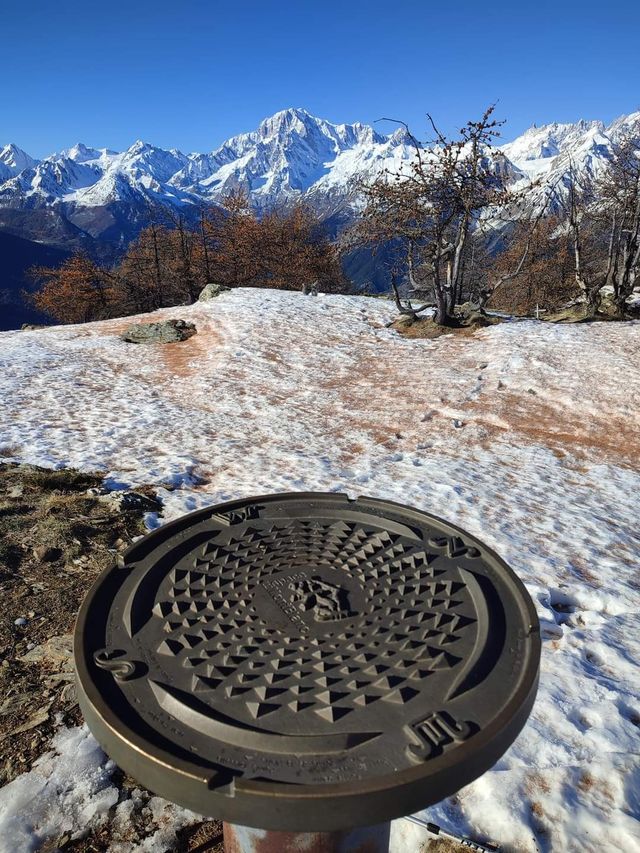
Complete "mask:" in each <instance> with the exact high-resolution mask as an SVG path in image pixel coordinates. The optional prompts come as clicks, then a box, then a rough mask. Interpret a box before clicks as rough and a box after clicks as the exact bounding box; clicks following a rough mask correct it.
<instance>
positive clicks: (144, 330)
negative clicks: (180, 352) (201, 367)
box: [120, 320, 197, 344]
mask: <svg viewBox="0 0 640 853" xmlns="http://www.w3.org/2000/svg"><path fill="white" fill-rule="evenodd" d="M196 331H197V330H196V327H195V326H194V324H193V323H187V322H186V320H162V321H160V322H159V323H134V324H133V325H131V326H128V327H127V328H126V329H125V330H124V332H122V334H121V335H120V337H121V338H122V340H123V341H126V342H127V343H130V344H170V343H174V342H175V341H186V340H187V338H190V337H191V336H192V335H195V334H196Z"/></svg>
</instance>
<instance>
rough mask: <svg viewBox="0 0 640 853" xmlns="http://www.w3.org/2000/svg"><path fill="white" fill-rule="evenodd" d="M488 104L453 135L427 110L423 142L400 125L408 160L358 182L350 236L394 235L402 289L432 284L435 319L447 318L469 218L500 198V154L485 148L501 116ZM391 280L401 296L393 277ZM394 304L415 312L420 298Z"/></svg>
mask: <svg viewBox="0 0 640 853" xmlns="http://www.w3.org/2000/svg"><path fill="white" fill-rule="evenodd" d="M493 111H494V108H493V107H489V108H488V109H487V110H486V111H485V113H484V115H483V116H482V117H481V118H480V120H479V121H470V122H468V123H467V124H466V125H465V126H464V127H463V128H462V129H461V131H460V133H459V135H458V137H457V138H455V139H449V138H448V137H446V136H445V135H444V134H443V133H442V132H441V131H440V130H439V129H438V128H437V126H436V124H435V122H434V121H433V119H432V117H431V116H430V115H428V119H429V122H430V125H431V128H432V130H433V132H434V134H435V139H434V140H432V142H433V147H432V148H431V149H425V148H424V147H422V146H421V145H420V143H419V142H418V141H417V139H416V138H415V137H414V136H413V135H412V134H411V133H410V131H409V129H408V128H407V126H406V125H404V127H405V130H406V132H407V138H408V139H409V140H410V142H411V143H412V145H413V146H414V148H415V152H416V156H415V158H414V160H413V161H412V163H411V165H410V166H409V168H408V169H407V170H405V171H404V172H403V171H400V172H390V171H389V170H387V171H385V172H383V173H382V174H381V175H379V177H378V178H377V179H376V180H374V181H373V182H372V183H370V184H365V185H362V187H361V190H362V192H363V193H364V196H365V201H366V204H365V209H364V211H363V215H362V219H361V221H360V223H359V224H358V226H357V227H356V229H355V234H356V236H357V237H359V238H360V239H361V240H362V242H366V243H370V244H376V243H382V242H384V241H391V240H396V241H398V240H399V241H400V242H401V243H402V245H403V246H404V260H405V263H406V270H407V276H408V280H409V285H410V289H411V290H412V291H416V292H421V291H424V290H425V288H426V287H430V288H431V289H432V292H433V297H434V301H435V307H436V313H435V321H436V322H437V323H438V324H440V325H450V324H453V323H455V306H456V304H457V303H459V301H460V299H461V296H462V286H463V273H464V259H465V254H466V252H467V249H468V245H469V239H470V235H471V232H472V229H473V227H474V225H475V224H476V223H477V222H478V221H479V219H480V217H481V216H482V215H483V214H485V213H486V212H487V211H489V210H490V209H491V208H492V207H497V206H504V205H505V203H506V202H507V201H508V191H507V188H506V179H505V176H504V173H503V171H502V170H501V169H499V168H496V165H495V161H496V158H499V157H500V155H499V153H497V152H495V151H494V150H493V149H492V142H493V140H494V139H495V138H496V137H497V136H498V135H499V131H498V128H499V126H500V125H501V124H502V122H499V121H496V120H495V119H494V118H492V116H493ZM400 123H401V124H404V123H403V122H400ZM392 287H394V289H395V292H396V301H397V302H398V304H401V303H400V299H399V296H398V295H397V286H396V282H395V281H393V280H392ZM401 307H402V310H403V313H412V314H414V315H416V314H417V313H418V312H420V311H422V310H424V308H425V307H426V306H424V305H423V306H421V307H419V308H416V309H414V308H413V307H412V306H411V305H410V304H406V305H404V306H401Z"/></svg>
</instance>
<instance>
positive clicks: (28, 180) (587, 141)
mask: <svg viewBox="0 0 640 853" xmlns="http://www.w3.org/2000/svg"><path fill="white" fill-rule="evenodd" d="M628 135H631V136H634V137H636V138H638V139H639V140H640V112H635V113H632V114H630V115H627V116H622V117H621V118H619V119H616V120H615V121H614V122H612V123H611V124H610V125H608V126H606V125H605V124H604V123H603V122H601V121H578V122H575V123H569V124H558V123H554V124H547V125H543V126H540V127H537V126H536V125H534V126H532V127H531V128H529V129H528V130H527V131H525V132H524V133H523V134H522V135H521V136H519V137H517V138H516V139H514V140H513V141H512V142H508V143H506V144H504V145H501V146H500V147H499V148H498V149H497V151H496V153H495V156H496V157H498V158H500V163H499V168H501V169H506V170H507V173H508V175H509V177H510V180H511V181H513V182H514V183H515V184H516V185H521V186H522V187H524V188H527V187H528V186H529V185H530V184H531V182H532V180H534V179H535V185H534V186H532V187H531V189H530V190H529V191H528V192H529V193H530V203H531V204H532V205H533V204H536V202H538V201H539V199H540V197H541V195H542V194H544V193H545V191H546V189H547V187H549V186H551V185H553V186H555V187H557V192H560V193H561V192H562V191H563V187H562V181H561V180H560V179H561V177H562V175H563V174H564V173H565V172H566V170H567V168H568V165H569V162H570V161H571V162H572V163H573V164H574V166H575V167H576V168H577V169H578V170H579V171H584V172H587V173H589V174H591V175H593V174H597V173H598V172H599V171H600V170H601V169H603V168H604V166H605V165H606V163H607V160H608V158H609V156H610V152H611V148H612V145H614V144H615V143H616V142H617V141H619V140H620V139H621V138H622V137H623V136H628ZM414 157H415V149H414V146H413V144H412V142H411V140H410V139H409V137H408V135H407V133H406V131H405V130H404V128H402V127H400V128H397V129H395V130H394V132H393V133H391V134H389V135H383V134H381V133H379V132H377V131H376V130H374V129H373V128H372V127H369V126H367V125H364V124H360V123H356V124H332V123H331V122H329V121H326V120H325V119H320V118H317V117H315V116H313V115H311V114H310V113H308V112H307V111H306V110H304V109H287V110H282V111H281V112H278V113H276V114H275V115H273V116H271V117H270V118H267V119H265V120H264V121H263V122H262V123H261V124H260V125H259V126H258V128H257V129H256V130H254V131H251V132H250V133H242V134H240V135H238V136H234V137H232V138H231V139H229V140H227V141H226V142H225V143H224V144H223V145H221V146H220V147H219V148H217V149H215V150H214V151H212V152H210V153H204V154H202V153H192V154H184V153H183V152H181V151H178V150H177V149H175V148H172V149H170V150H165V149H162V148H158V147H157V146H154V145H151V144H150V143H147V142H142V141H137V142H134V144H133V145H131V147H130V148H128V149H127V150H126V151H122V152H117V151H111V150H109V149H108V148H90V147H88V146H86V145H84V144H82V143H78V144H76V145H74V146H73V147H72V148H69V149H66V150H64V151H60V152H58V153H55V154H51V155H50V156H48V157H45V158H43V159H42V160H37V159H35V158H34V157H31V156H30V155H29V154H27V153H26V152H25V151H23V150H21V149H20V148H18V147H17V146H16V145H14V144H9V145H5V147H4V148H2V149H0V232H4V233H5V234H10V235H14V236H17V237H20V238H21V239H23V240H31V241H34V242H36V243H39V244H46V245H49V246H54V247H56V248H58V249H62V250H65V251H70V250H75V249H79V248H81V249H84V250H85V251H87V252H89V253H90V254H92V255H93V256H95V257H97V258H101V259H104V260H111V259H113V258H114V257H115V256H116V255H117V254H118V253H119V252H120V251H122V249H123V248H124V247H125V246H126V245H127V244H128V242H129V241H130V240H131V239H132V238H133V237H135V235H136V234H137V233H138V232H139V231H140V229H141V228H143V227H144V226H145V224H147V223H148V222H149V219H150V217H151V216H152V215H154V213H157V211H158V209H162V208H171V209H173V210H179V211H180V212H182V213H183V215H184V216H185V217H186V218H187V219H189V218H190V217H192V216H196V215H197V214H198V212H199V210H200V209H201V207H202V206H203V205H211V204H218V203H220V202H221V201H222V200H223V198H224V196H225V195H227V194H228V193H229V192H230V191H231V190H235V189H238V188H240V187H243V188H245V189H246V190H247V192H248V193H249V196H250V198H251V201H252V203H253V204H254V205H255V206H256V207H257V208H266V207H270V206H273V205H279V204H284V203H287V202H290V201H291V200H292V199H304V200H305V201H307V202H308V203H309V204H310V205H312V206H313V207H314V208H315V209H316V211H317V212H318V213H319V214H320V215H321V216H322V218H323V219H324V220H325V222H326V223H327V228H329V229H330V230H332V231H333V232H334V233H335V232H336V231H337V230H339V229H340V228H341V227H342V226H343V225H344V224H345V223H346V222H348V221H349V220H350V219H351V218H353V215H354V212H355V211H357V208H358V199H357V197H356V195H355V194H354V190H353V180H354V179H355V178H361V177H368V178H370V177H373V176H375V175H376V174H377V173H379V172H380V171H381V170H383V169H385V168H386V169H389V170H391V171H397V170H399V169H401V168H406V167H407V166H408V165H409V164H410V162H411V161H412V159H413V158H414ZM2 288H3V282H2V280H1V279H0V290H1V289H2Z"/></svg>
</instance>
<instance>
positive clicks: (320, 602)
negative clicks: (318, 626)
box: [289, 575, 355, 622]
mask: <svg viewBox="0 0 640 853" xmlns="http://www.w3.org/2000/svg"><path fill="white" fill-rule="evenodd" d="M289 589H290V590H291V591H292V593H293V595H292V596H291V601H292V602H293V603H295V604H296V605H297V607H298V609H299V610H302V612H303V613H306V612H307V611H309V610H311V611H312V612H313V615H314V618H315V619H316V620H317V621H318V622H336V621H338V620H339V619H346V618H347V617H349V616H354V615H355V612H354V611H352V610H350V609H349V594H348V592H347V590H346V589H344V588H343V587H340V586H337V585H335V584H330V583H325V582H324V581H323V580H322V579H321V578H320V577H318V576H317V575H314V577H312V578H310V579H309V580H298V581H293V582H292V583H290V584H289Z"/></svg>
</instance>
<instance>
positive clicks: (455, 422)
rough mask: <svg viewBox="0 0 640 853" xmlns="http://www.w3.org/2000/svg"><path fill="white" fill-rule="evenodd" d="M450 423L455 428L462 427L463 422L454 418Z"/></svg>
mask: <svg viewBox="0 0 640 853" xmlns="http://www.w3.org/2000/svg"><path fill="white" fill-rule="evenodd" d="M451 423H452V424H453V426H454V428H455V429H462V427H463V426H464V423H463V422H462V421H461V420H458V418H454V419H453V421H451Z"/></svg>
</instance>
